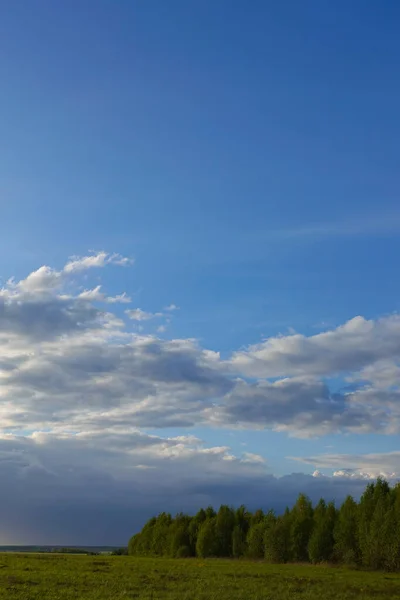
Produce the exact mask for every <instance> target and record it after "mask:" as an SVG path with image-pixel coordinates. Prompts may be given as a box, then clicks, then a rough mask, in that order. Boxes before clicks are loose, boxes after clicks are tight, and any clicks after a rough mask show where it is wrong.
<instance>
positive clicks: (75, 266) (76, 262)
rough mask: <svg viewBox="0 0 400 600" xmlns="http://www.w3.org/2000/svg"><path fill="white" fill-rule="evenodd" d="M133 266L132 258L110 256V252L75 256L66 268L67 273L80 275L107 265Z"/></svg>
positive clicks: (118, 255) (116, 255) (117, 255)
mask: <svg viewBox="0 0 400 600" xmlns="http://www.w3.org/2000/svg"><path fill="white" fill-rule="evenodd" d="M131 264H133V259H132V258H127V257H125V256H121V255H120V254H109V253H108V252H104V251H102V252H97V253H93V254H90V255H88V256H73V257H71V259H70V260H69V262H67V264H66V265H65V267H64V272H65V273H79V272H80V271H85V270H86V269H92V268H99V267H105V266H106V265H120V266H128V265H131Z"/></svg>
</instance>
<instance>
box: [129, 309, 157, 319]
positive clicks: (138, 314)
mask: <svg viewBox="0 0 400 600" xmlns="http://www.w3.org/2000/svg"><path fill="white" fill-rule="evenodd" d="M125 313H126V314H127V315H128V317H129V318H130V319H132V321H150V319H155V318H158V317H162V316H163V314H162V313H150V312H146V311H144V310H142V309H141V308H132V309H130V310H126V311H125Z"/></svg>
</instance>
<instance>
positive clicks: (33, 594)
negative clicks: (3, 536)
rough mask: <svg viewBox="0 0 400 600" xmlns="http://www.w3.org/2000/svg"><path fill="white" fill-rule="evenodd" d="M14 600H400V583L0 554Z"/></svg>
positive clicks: (271, 569) (256, 568)
mask: <svg viewBox="0 0 400 600" xmlns="http://www.w3.org/2000/svg"><path fill="white" fill-rule="evenodd" d="M0 598H7V599H9V600H13V599H15V600H17V599H18V600H36V599H38V600H39V599H40V600H50V599H51V600H64V599H65V600H67V599H72V598H73V599H74V600H120V599H121V600H122V599H124V600H128V599H130V598H132V599H133V598H137V599H141V600H150V599H151V600H164V599H165V600H172V599H174V600H175V599H179V600H289V599H290V600H296V599H302V600H317V599H318V600H321V599H323V600H333V599H335V600H345V599H346V600H347V599H354V598H359V599H361V600H369V599H371V600H372V599H373V600H380V599H385V600H388V599H389V598H390V599H396V598H397V599H400V575H397V574H386V573H380V572H363V571H351V570H348V569H345V568H336V567H329V566H326V567H325V566H311V565H304V566H303V565H268V564H265V563H263V562H250V561H235V560H214V559H208V560H199V559H182V560H177V559H163V558H159V559H157V558H155V559H154V558H133V557H125V556H95V557H93V556H72V555H50V554H12V553H9V554H0Z"/></svg>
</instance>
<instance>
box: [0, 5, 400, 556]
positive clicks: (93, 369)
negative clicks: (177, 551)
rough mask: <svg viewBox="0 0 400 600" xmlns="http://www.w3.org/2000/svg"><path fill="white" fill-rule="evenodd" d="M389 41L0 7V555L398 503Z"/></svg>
mask: <svg viewBox="0 0 400 600" xmlns="http://www.w3.org/2000/svg"><path fill="white" fill-rule="evenodd" d="M399 18H400V5H399V4H398V3H397V2H395V1H391V0H387V1H386V2H384V3H376V2H373V1H372V0H362V1H361V0H354V1H353V2H351V3H349V2H344V1H342V0H339V1H338V2H335V3H332V2H328V1H327V0H304V1H303V2H297V1H295V0H284V1H282V2H279V3H277V2H272V1H268V0H263V1H261V0H252V2H250V3H249V2H247V3H246V2H241V1H239V0H229V1H228V0H219V1H218V2H215V0H214V1H211V0H202V1H201V2H200V1H196V0H192V1H191V2H188V1H187V0H170V1H169V2H165V1H164V0H129V1H128V0H119V2H114V1H112V0H97V1H96V2H94V1H93V0H79V2H78V1H77V0H72V1H68V2H67V1H64V0H60V1H59V2H53V1H51V0H34V1H28V0H22V1H20V2H14V1H12V0H3V1H2V2H1V3H0V78H1V91H0V199H1V213H0V278H1V279H0V284H1V289H0V416H1V418H0V477H1V481H2V494H1V498H0V531H1V536H0V544H12V543H15V544H35V543H40V544H78V543H80V544H111V545H113V544H126V543H127V541H128V539H129V537H130V535H131V534H132V533H134V532H135V531H137V530H138V529H139V528H140V527H141V525H142V524H143V522H144V521H145V520H146V519H147V518H149V517H150V516H152V515H153V514H155V513H157V512H160V511H161V510H169V511H171V512H172V513H174V512H179V511H181V510H185V511H189V512H191V513H193V512H194V511H196V510H197V509H198V508H200V507H201V506H207V505H209V504H213V505H214V506H218V505H219V504H220V503H223V502H224V503H229V504H234V505H239V504H241V503H246V504H247V505H248V506H249V507H250V508H258V507H260V506H261V507H263V508H266V509H268V508H271V507H272V508H274V509H276V510H277V511H279V510H282V509H283V508H284V507H285V505H286V504H290V503H292V502H293V501H294V500H295V498H296V496H297V494H298V493H299V492H305V493H307V494H309V495H310V497H311V498H312V499H313V500H317V499H318V498H319V497H320V496H321V495H322V496H324V497H325V498H326V499H335V500H336V502H337V503H340V502H341V501H342V499H343V498H344V497H345V496H346V494H349V493H350V494H353V495H354V496H356V497H358V496H359V495H360V493H362V490H363V488H364V487H365V484H366V482H367V481H368V480H370V479H373V478H375V477H376V476H378V475H383V476H385V477H387V478H388V479H389V480H391V481H395V480H397V478H398V477H400V467H399V460H400V447H399V441H398V440H399V433H400V387H399V386H400V316H399V314H398V310H399V292H400V279H399V277H398V256H399V253H400V236H399V234H400V206H399V200H398V195H399V175H398V173H399V152H398V140H399V139H400V121H399V118H398V106H399V105H400V78H399V75H398V64H399V61H400V39H399V36H398V26H397V24H398V22H399Z"/></svg>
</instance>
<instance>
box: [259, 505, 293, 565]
mask: <svg viewBox="0 0 400 600" xmlns="http://www.w3.org/2000/svg"><path fill="white" fill-rule="evenodd" d="M264 552H265V559H266V560H267V561H268V562H269V563H286V562H288V560H289V557H290V513H285V515H283V516H280V517H278V518H277V519H276V520H275V522H274V523H273V524H271V526H270V527H267V529H266V530H265V534H264Z"/></svg>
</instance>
